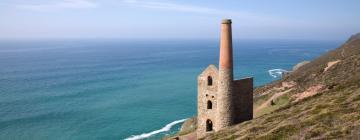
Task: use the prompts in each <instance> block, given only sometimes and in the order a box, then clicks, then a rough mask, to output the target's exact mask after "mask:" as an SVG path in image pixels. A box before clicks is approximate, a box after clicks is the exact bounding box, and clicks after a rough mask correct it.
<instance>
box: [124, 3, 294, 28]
mask: <svg viewBox="0 0 360 140" xmlns="http://www.w3.org/2000/svg"><path fill="white" fill-rule="evenodd" d="M122 3H123V4H124V5H127V6H131V7H140V8H148V9H155V10H166V11H174V12H189V13H196V14H207V15H212V16H221V17H223V18H225V17H231V18H233V19H240V20H243V21H248V22H249V23H250V22H252V24H254V23H264V22H266V23H268V24H274V25H275V24H277V25H282V24H286V22H288V21H287V20H285V19H283V18H280V17H274V16H269V15H262V14H257V13H251V12H245V11H229V10H223V9H216V8H209V7H203V6H194V5H186V4H178V3H174V2H169V1H151V0H150V1H148V0H147V1H145V0H122Z"/></svg>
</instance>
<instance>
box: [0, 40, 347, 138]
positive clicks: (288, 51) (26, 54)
mask: <svg viewBox="0 0 360 140" xmlns="http://www.w3.org/2000/svg"><path fill="white" fill-rule="evenodd" d="M340 43H341V42H339V41H257V40H236V41H234V53H235V54H234V59H235V64H234V65H235V66H234V67H235V77H236V78H241V77H243V76H254V78H255V85H257V86H259V85H262V84H265V83H267V82H270V81H272V80H276V78H273V77H271V76H270V75H269V73H268V70H271V69H285V70H290V69H291V68H292V66H293V65H294V64H296V63H298V62H300V61H303V60H311V59H313V58H315V57H317V56H319V55H320V54H322V53H324V52H326V51H328V50H330V49H333V48H336V47H338V46H339V45H340ZM218 44H219V42H218V41H216V40H155V41H154V40H152V41H150V40H97V41H93V40H32V41H29V40H28V41H0V96H1V98H0V116H1V117H0V139H14V140H18V139H19V140H22V139H23V140H25V139H26V140H32V139H33V140H48V139H55V140H69V139H76V140H91V139H110V140H114V139H116V140H120V139H125V138H129V137H131V136H134V135H138V137H139V135H140V134H144V133H145V135H143V136H144V137H146V138H149V139H157V138H159V137H161V136H163V135H167V134H171V133H174V132H176V131H177V130H178V129H179V126H180V125H181V124H180V123H176V122H175V123H173V124H170V125H168V127H165V126H166V125H167V124H169V123H171V122H174V121H176V120H181V119H185V118H189V117H191V116H194V115H195V114H196V94H197V93H196V92H197V87H196V86H197V81H196V78H197V75H198V74H200V73H201V71H202V70H203V69H204V68H205V67H207V65H208V64H217V63H218ZM161 128H163V129H161ZM170 128H171V129H170ZM168 129H170V130H169V131H167V130H168ZM156 130H158V131H156ZM160 130H163V131H165V132H162V131H160ZM150 132H154V133H155V134H154V133H150ZM146 133H147V134H148V135H146ZM152 134H154V135H152ZM132 138H136V137H132Z"/></svg>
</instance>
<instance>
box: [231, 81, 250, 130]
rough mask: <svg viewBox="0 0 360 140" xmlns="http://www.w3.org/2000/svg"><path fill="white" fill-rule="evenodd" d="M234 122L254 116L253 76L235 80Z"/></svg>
mask: <svg viewBox="0 0 360 140" xmlns="http://www.w3.org/2000/svg"><path fill="white" fill-rule="evenodd" d="M233 85H234V95H233V104H234V107H235V108H234V114H235V117H234V124H237V123H241V122H243V121H247V120H251V119H252V118H253V78H252V77H249V78H244V79H240V80H235V81H234V84H233Z"/></svg>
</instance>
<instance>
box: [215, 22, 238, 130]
mask: <svg viewBox="0 0 360 140" xmlns="http://www.w3.org/2000/svg"><path fill="white" fill-rule="evenodd" d="M231 34H232V33H231V20H230V19H224V20H222V23H221V39H220V59H219V80H218V82H219V83H218V85H219V88H218V105H217V109H218V111H217V114H216V123H215V127H216V130H220V129H222V128H224V127H228V126H231V125H232V124H233V120H234V107H233V103H232V102H233V99H232V96H233V55H232V35H231Z"/></svg>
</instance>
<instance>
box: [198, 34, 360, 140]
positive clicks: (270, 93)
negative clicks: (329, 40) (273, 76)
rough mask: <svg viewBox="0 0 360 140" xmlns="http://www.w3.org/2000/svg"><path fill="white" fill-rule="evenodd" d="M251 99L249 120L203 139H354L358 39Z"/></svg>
mask: <svg viewBox="0 0 360 140" xmlns="http://www.w3.org/2000/svg"><path fill="white" fill-rule="evenodd" d="M254 94H255V95H254V100H255V110H254V111H255V116H256V117H255V118H254V119H253V120H251V121H247V122H244V123H241V124H239V125H236V126H233V127H230V128H227V129H225V130H222V131H220V132H217V133H214V134H212V135H209V136H208V137H206V138H204V139H342V138H345V139H360V34H357V35H354V36H352V37H351V38H350V39H349V40H348V41H347V42H346V43H345V44H344V45H342V46H341V47H339V48H337V49H335V50H333V51H330V52H328V53H326V54H324V55H322V56H321V57H319V58H317V59H315V60H313V61H311V62H310V63H307V64H305V65H303V66H301V67H299V68H297V70H296V71H294V72H292V73H290V74H288V75H286V76H285V77H284V78H283V79H281V80H279V81H275V82H272V83H270V84H268V85H266V86H263V87H259V88H257V89H256V90H255V93H254Z"/></svg>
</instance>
